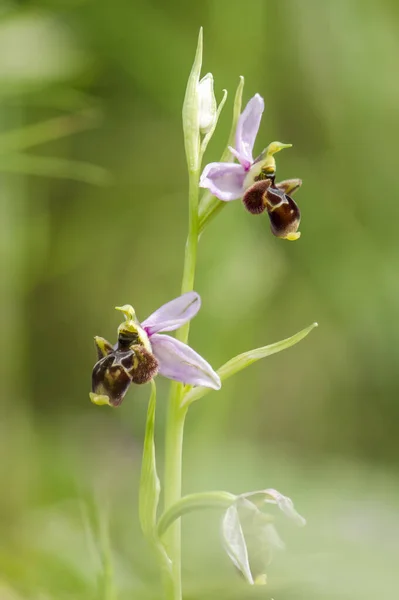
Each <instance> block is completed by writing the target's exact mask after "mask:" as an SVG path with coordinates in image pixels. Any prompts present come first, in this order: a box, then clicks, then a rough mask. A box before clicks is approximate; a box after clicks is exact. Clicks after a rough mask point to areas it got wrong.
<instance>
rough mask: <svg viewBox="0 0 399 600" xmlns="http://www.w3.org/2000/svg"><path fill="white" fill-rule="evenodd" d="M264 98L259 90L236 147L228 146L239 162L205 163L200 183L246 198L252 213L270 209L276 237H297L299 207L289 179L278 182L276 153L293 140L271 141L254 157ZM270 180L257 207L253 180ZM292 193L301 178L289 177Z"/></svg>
mask: <svg viewBox="0 0 399 600" xmlns="http://www.w3.org/2000/svg"><path fill="white" fill-rule="evenodd" d="M263 110H264V101H263V98H262V97H261V96H260V95H259V94H255V96H254V97H253V98H251V100H250V101H249V102H248V104H247V106H246V107H245V109H244V112H243V113H241V115H240V117H239V119H238V124H237V130H236V137H235V148H231V147H229V150H230V152H231V153H232V154H233V155H234V156H235V157H236V158H237V160H238V161H239V164H237V163H226V162H215V163H210V164H209V165H207V166H206V167H205V169H204V170H203V173H202V175H201V179H200V187H203V188H208V189H209V190H210V192H211V193H212V194H213V195H214V196H216V197H217V198H219V200H223V201H225V202H229V201H230V200H236V199H237V198H243V201H244V204H245V207H246V208H247V209H248V210H249V211H250V212H252V213H255V214H259V213H261V212H263V211H264V210H267V212H268V215H269V217H270V221H271V229H272V232H273V233H274V235H276V236H277V237H280V238H283V239H288V240H294V239H298V237H299V236H300V233H299V232H298V227H299V222H300V212H299V208H298V206H297V205H296V203H295V202H294V200H293V199H292V198H291V197H290V196H288V191H287V189H286V188H287V186H286V183H287V182H282V183H281V184H275V180H274V177H275V173H276V161H275V159H274V154H276V152H279V151H280V150H282V149H283V148H290V147H291V144H282V143H281V142H272V143H271V144H269V146H267V148H265V150H263V152H262V153H261V154H260V155H259V156H258V157H257V158H256V159H254V158H253V155H252V153H253V147H254V144H255V139H256V136H257V134H258V130H259V125H260V121H261V118H262V113H263ZM265 180H268V182H269V183H268V184H266V185H263V186H262V191H261V193H258V192H259V190H257V188H255V190H256V192H257V193H258V201H257V202H256V203H255V204H256V207H255V209H254V210H251V208H253V207H254V202H253V196H254V192H255V190H254V189H253V186H254V184H257V183H258V182H260V181H265ZM289 181H290V184H291V183H292V185H290V186H289V191H291V193H292V192H293V191H295V190H296V189H298V187H299V186H300V185H301V184H302V182H301V180H299V179H295V180H289ZM249 192H251V193H252V197H251V200H250V201H249V202H247V198H246V195H247V193H249Z"/></svg>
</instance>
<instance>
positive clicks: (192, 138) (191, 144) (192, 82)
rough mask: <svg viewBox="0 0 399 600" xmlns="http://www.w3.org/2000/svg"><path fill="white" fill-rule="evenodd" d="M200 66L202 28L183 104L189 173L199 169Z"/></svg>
mask: <svg viewBox="0 0 399 600" xmlns="http://www.w3.org/2000/svg"><path fill="white" fill-rule="evenodd" d="M201 66H202V27H201V29H200V31H199V35H198V43H197V51H196V53H195V58H194V63H193V66H192V68H191V73H190V75H189V78H188V82H187V88H186V95H185V97H184V103H183V113H182V116H183V133H184V146H185V149H186V158H187V165H188V170H189V172H195V171H197V170H198V168H199V153H200V128H199V100H198V83H199V78H200V74H201Z"/></svg>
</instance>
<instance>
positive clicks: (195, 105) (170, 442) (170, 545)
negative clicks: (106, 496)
mask: <svg viewBox="0 0 399 600" xmlns="http://www.w3.org/2000/svg"><path fill="white" fill-rule="evenodd" d="M201 66H202V28H201V30H200V33H199V36H198V44H197V51H196V55H195V59H194V64H193V67H192V70H191V74H190V77H189V80H188V84H187V90H186V96H185V99H184V105H183V130H184V142H185V149H186V157H187V165H188V176H189V195H188V207H189V213H188V236H187V242H186V248H185V253H184V266H183V279H182V286H181V290H182V294H185V293H186V292H190V291H192V290H193V288H194V280H195V268H196V262H197V247H198V200H199V177H200V170H201V164H200V162H201V157H200V155H201V150H200V130H199V117H198V110H199V102H198V84H199V77H200V72H201ZM189 329H190V324H189V323H186V324H185V325H184V326H183V327H182V328H181V329H180V330H179V331H178V332H177V339H178V340H180V341H181V342H183V343H187V341H188V336H189ZM182 396H183V385H182V384H181V383H175V382H173V383H172V384H171V389H170V397H169V407H168V415H167V422H166V447H165V488H164V494H165V495H164V509H165V511H167V510H168V509H169V508H170V507H171V506H173V505H174V504H175V503H177V502H179V500H180V498H181V488H182V462H183V435H184V422H185V418H186V414H187V407H186V406H184V407H182V406H181V400H182ZM165 544H166V549H167V552H168V556H169V558H170V559H171V561H172V586H170V585H169V582H167V583H168V585H167V588H166V590H165V591H166V597H167V600H181V597H182V584H181V524H180V519H178V520H176V521H175V522H174V523H173V524H172V526H171V527H170V529H169V531H168V535H167V537H166V539H165Z"/></svg>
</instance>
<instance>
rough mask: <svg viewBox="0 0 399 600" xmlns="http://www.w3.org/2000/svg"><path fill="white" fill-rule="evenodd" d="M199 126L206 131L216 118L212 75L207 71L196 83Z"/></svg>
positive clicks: (203, 131)
mask: <svg viewBox="0 0 399 600" xmlns="http://www.w3.org/2000/svg"><path fill="white" fill-rule="evenodd" d="M198 103H199V128H200V131H201V133H203V134H204V133H208V131H210V129H211V128H212V126H213V124H214V123H215V120H216V112H217V104H216V98H215V93H214V91H213V75H212V73H207V75H205V76H204V77H203V78H202V79H201V81H200V82H199V83H198Z"/></svg>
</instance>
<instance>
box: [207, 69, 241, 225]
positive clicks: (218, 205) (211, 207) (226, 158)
mask: <svg viewBox="0 0 399 600" xmlns="http://www.w3.org/2000/svg"><path fill="white" fill-rule="evenodd" d="M243 89H244V77H240V82H239V84H238V87H237V91H236V95H235V98H234V108H233V120H232V123H231V129H230V134H229V139H228V142H227V145H226V148H225V150H224V152H223V154H222V156H221V158H220V162H231V161H233V160H234V157H233V155H232V154H231V152H230V150H229V146H233V147H234V146H235V136H236V129H237V123H238V119H239V117H240V114H241V105H242V92H243ZM226 204H227V202H222V201H221V200H219V199H218V198H216V197H215V196H212V194H211V193H210V192H205V193H204V195H203V196H202V198H201V202H200V205H199V234H201V233H202V232H203V230H204V229H205V226H206V225H207V223H208V222H209V221H210V220H211V219H212V218H213V217H215V216H216V215H217V213H218V212H220V211H221V210H222V208H223V207H224V206H226Z"/></svg>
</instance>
